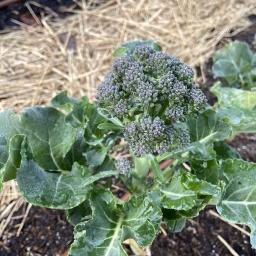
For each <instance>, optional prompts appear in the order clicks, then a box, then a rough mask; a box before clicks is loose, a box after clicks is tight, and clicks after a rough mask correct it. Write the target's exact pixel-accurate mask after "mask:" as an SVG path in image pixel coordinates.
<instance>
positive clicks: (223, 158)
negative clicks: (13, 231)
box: [0, 41, 256, 256]
mask: <svg viewBox="0 0 256 256" xmlns="http://www.w3.org/2000/svg"><path fill="white" fill-rule="evenodd" d="M115 56H116V59H115V61H114V63H113V65H112V69H111V71H110V72H109V74H107V75H106V77H105V79H104V80H103V82H102V83H101V84H100V85H99V87H98V95H97V99H96V101H95V102H93V103H91V102H89V100H88V99H87V98H86V97H83V98H82V99H75V98H72V97H69V96H68V95H67V93H66V92H62V93H60V94H59V95H57V96H56V97H55V98H54V99H53V100H52V102H51V105H50V106H35V107H31V108H27V109H25V110H24V111H23V112H22V113H21V114H19V115H16V114H14V113H13V112H12V111H10V110H6V111H5V112H2V113H1V114H0V134H1V136H0V159H1V160H0V168H1V169H0V186H2V183H3V182H5V181H8V180H11V179H16V180H17V184H18V187H19V190H20V192H21V194H22V195H23V196H24V197H25V199H26V200H27V201H28V202H30V203H31V204H33V205H38V206H42V207H48V208H54V209H63V210H65V211H66V214H67V218H68V220H69V222H70V223H71V224H72V225H74V226H75V228H74V241H73V244H72V245H71V248H70V251H69V254H70V255H72V256H78V255H89V256H90V255H102V256H103V255H104V256H112V255H115V256H118V255H120V256H121V255H122V256H123V255H127V252H126V250H125V248H124V247H123V242H124V241H127V240H128V241H130V240H131V239H133V240H134V241H135V242H136V243H137V245H138V246H141V247H144V246H149V245H150V244H151V243H152V242H153V240H154V239H155V237H156V235H157V234H158V232H159V230H160V225H162V224H163V223H165V225H166V226H167V227H168V228H169V230H170V231H171V232H178V231H180V230H181V229H182V228H183V227H184V225H185V223H186V220H187V219H188V218H193V217H195V216H197V215H198V214H199V212H200V211H201V210H202V209H204V207H205V206H207V205H208V204H211V205H216V208H217V211H218V212H219V214H221V216H222V217H223V218H224V219H226V220H227V221H230V222H235V223H239V224H245V225H248V226H249V227H250V229H251V243H252V246H253V247H256V210H255V209H256V208H255V206H256V194H255V188H256V186H255V178H256V164H254V163H251V162H246V161H244V160H242V159H241V158H240V156H239V154H238V153H237V152H236V151H235V149H233V148H231V147H230V146H229V145H228V144H226V143H225V141H226V140H228V139H230V138H232V136H234V134H235V133H238V132H240V130H238V129H237V127H236V126H235V125H234V124H233V123H232V122H229V121H228V120H227V117H226V115H225V112H222V113H219V112H218V111H216V110H215V108H212V107H211V106H209V105H208V104H207V102H206V98H205V96H204V95H203V93H202V92H201V90H200V89H199V88H198V86H197V85H196V84H195V82H194V80H193V70H192V69H191V67H189V66H188V65H186V64H184V63H183V62H181V61H180V60H179V59H177V58H176V57H174V56H171V55H169V54H167V53H164V52H163V51H162V49H161V47H160V46H159V45H157V44H156V43H154V42H153V41H133V42H128V43H126V44H124V45H122V46H121V47H120V48H119V49H117V50H116V51H115ZM241 130H243V131H245V130H246V129H245V128H243V129H241ZM122 193H123V196H122Z"/></svg>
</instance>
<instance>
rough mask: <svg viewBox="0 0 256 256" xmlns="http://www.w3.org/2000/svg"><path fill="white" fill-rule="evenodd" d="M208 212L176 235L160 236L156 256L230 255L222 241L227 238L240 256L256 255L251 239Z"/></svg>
mask: <svg viewBox="0 0 256 256" xmlns="http://www.w3.org/2000/svg"><path fill="white" fill-rule="evenodd" d="M209 209H210V208H209ZM209 209H206V210H204V211H203V212H202V213H201V214H200V216H199V217H197V218H195V219H193V220H189V221H187V224H186V228H185V229H184V230H183V231H182V232H180V233H176V234H171V233H170V234H168V236H164V235H163V233H161V234H159V235H158V237H157V239H156V241H155V242H154V243H153V245H152V247H151V251H152V256H206V255H207V256H230V255H231V253H230V252H229V251H228V250H227V248H226V247H225V246H224V245H223V244H222V243H221V242H220V240H219V239H218V235H219V236H221V237H223V238H224V239H225V240H226V241H227V242H228V243H229V245H230V246H231V247H232V248H233V249H234V250H235V251H236V252H237V253H238V255H241V256H242V255H244V256H245V255H246V256H249V255H250V256H255V255H256V250H252V249H251V246H250V239H249V238H248V237H247V236H245V235H242V234H241V232H240V231H237V230H236V229H234V228H233V227H231V226H230V225H228V224H226V223H224V222H223V221H221V220H220V219H218V218H216V217H214V216H212V215H211V214H210V210H209Z"/></svg>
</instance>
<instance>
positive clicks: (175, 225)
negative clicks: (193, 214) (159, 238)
mask: <svg viewBox="0 0 256 256" xmlns="http://www.w3.org/2000/svg"><path fill="white" fill-rule="evenodd" d="M165 223H166V224H167V226H168V229H169V231H170V232H172V233H179V232H181V231H182V230H183V228H184V227H185V226H186V219H185V218H180V219H177V220H165Z"/></svg>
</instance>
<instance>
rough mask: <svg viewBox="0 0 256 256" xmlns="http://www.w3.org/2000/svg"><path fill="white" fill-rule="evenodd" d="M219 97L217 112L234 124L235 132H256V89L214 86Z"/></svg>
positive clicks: (217, 84)
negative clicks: (247, 89)
mask: <svg viewBox="0 0 256 256" xmlns="http://www.w3.org/2000/svg"><path fill="white" fill-rule="evenodd" d="M211 92H213V93H214V94H215V95H216V96H217V98H218V103H217V104H216V108H217V113H218V115H219V116H220V117H222V118H225V119H226V120H227V121H228V122H229V124H230V125H231V126H232V130H233V134H234V135H235V134H237V133H243V132H244V133H250V132H256V91H245V90H241V89H236V88H228V87H222V86H221V84H220V83H216V84H215V85H214V86H213V87H212V88H211Z"/></svg>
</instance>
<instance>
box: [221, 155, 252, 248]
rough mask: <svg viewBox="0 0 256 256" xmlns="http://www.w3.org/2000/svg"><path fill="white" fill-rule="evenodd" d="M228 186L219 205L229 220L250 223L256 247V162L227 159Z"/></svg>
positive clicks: (225, 163) (225, 176)
mask: <svg viewBox="0 0 256 256" xmlns="http://www.w3.org/2000/svg"><path fill="white" fill-rule="evenodd" d="M222 168H223V172H224V181H225V183H226V186H225V188H224V190H223V193H222V197H221V200H220V202H219V204H218V206H217V210H218V212H219V214H220V215H221V216H222V217H224V218H225V219H226V220H227V221H229V222H232V223H238V224H245V225H248V226H249V227H250V229H251V244H252V246H253V247H254V248H255V247H256V183H255V180H256V164H255V163H250V162H246V161H244V160H241V159H228V160H225V161H224V163H223V165H222Z"/></svg>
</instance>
